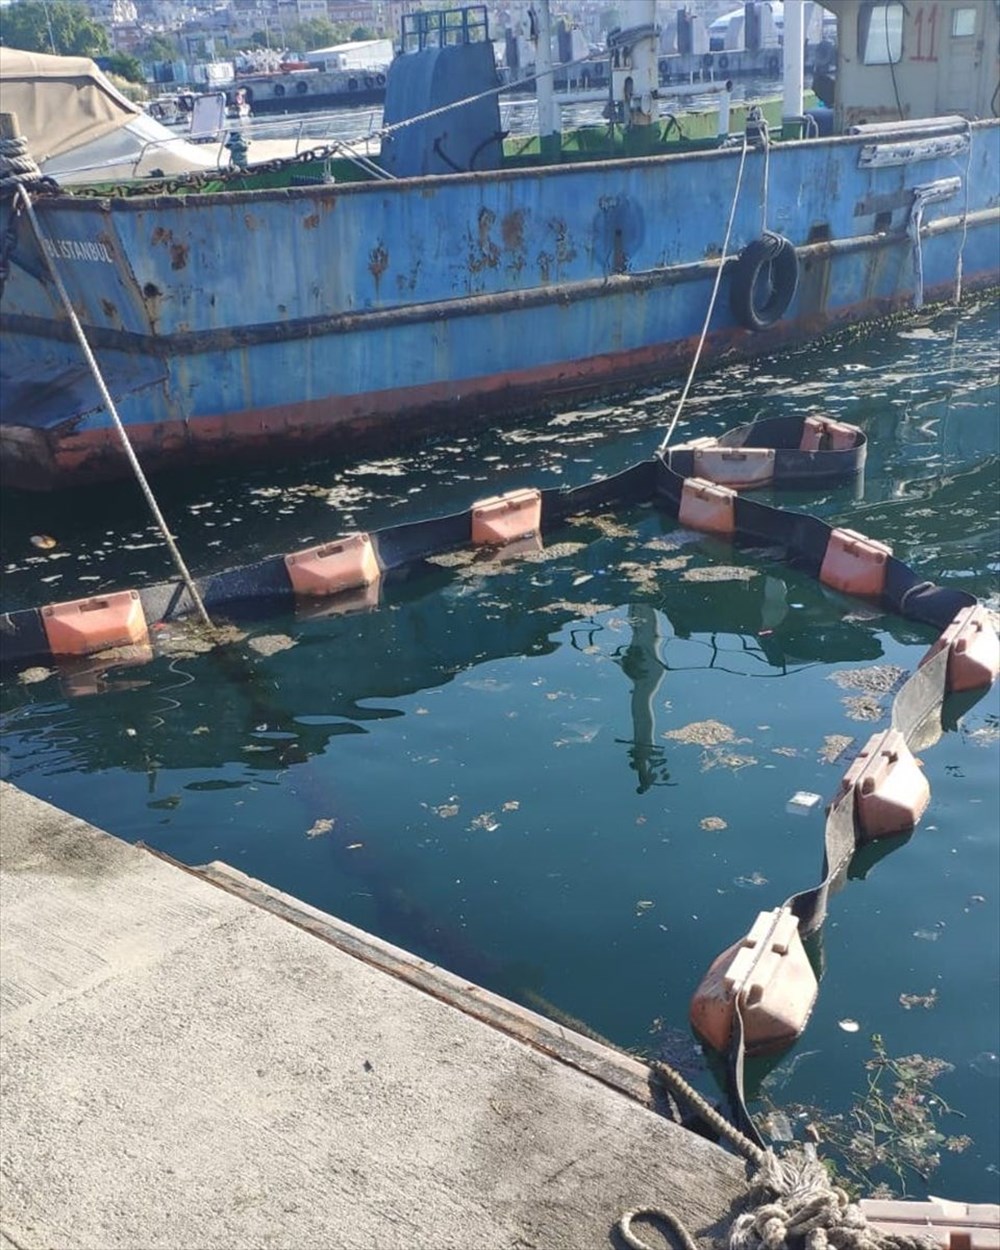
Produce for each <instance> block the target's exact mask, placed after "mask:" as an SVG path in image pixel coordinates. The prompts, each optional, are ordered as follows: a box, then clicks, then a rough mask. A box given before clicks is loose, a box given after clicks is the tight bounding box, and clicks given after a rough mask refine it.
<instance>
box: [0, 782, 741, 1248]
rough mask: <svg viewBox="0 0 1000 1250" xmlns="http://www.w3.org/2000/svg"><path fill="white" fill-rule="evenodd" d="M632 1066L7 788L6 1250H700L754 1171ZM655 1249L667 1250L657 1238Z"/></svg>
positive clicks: (2, 990)
mask: <svg viewBox="0 0 1000 1250" xmlns="http://www.w3.org/2000/svg"><path fill="white" fill-rule="evenodd" d="M651 1102H652V1096H651V1094H650V1085H649V1079H648V1071H647V1069H646V1068H645V1066H644V1065H643V1064H641V1063H640V1062H639V1061H638V1060H635V1059H633V1058H632V1057H630V1056H627V1055H623V1054H620V1053H619V1052H617V1051H614V1050H611V1049H609V1048H607V1047H604V1046H601V1045H600V1044H598V1043H596V1042H594V1041H592V1040H590V1039H588V1038H585V1037H582V1036H581V1035H579V1034H575V1033H572V1032H570V1031H568V1030H566V1029H564V1028H562V1027H561V1026H559V1025H556V1024H553V1023H551V1022H549V1021H547V1020H545V1019H544V1018H543V1017H541V1016H536V1015H534V1014H533V1013H531V1012H528V1011H526V1010H524V1009H522V1008H519V1007H516V1006H514V1005H513V1004H510V1003H507V1002H505V1000H503V999H500V998H497V997H496V996H494V995H491V994H489V993H487V992H486V991H483V990H481V989H479V988H477V987H474V986H469V985H468V984H467V983H465V982H462V981H460V980H459V979H458V978H455V977H453V976H451V975H450V974H448V973H446V972H444V971H443V970H441V969H439V968H436V967H434V966H433V965H430V964H427V963H425V962H423V961H421V960H418V959H416V958H415V957H413V956H412V955H409V954H407V953H406V952H403V951H400V950H398V949H397V948H394V947H391V946H389V945H388V944H386V943H383V942H381V941H379V940H378V939H376V938H374V937H372V936H371V935H369V934H365V933H363V932H361V931H360V930H357V929H354V928H353V927H351V926H349V925H346V924H344V923H343V922H341V921H338V920H336V919H335V918H333V917H330V916H327V915H324V914H323V913H321V912H319V911H316V910H315V909H313V908H310V907H308V906H307V905H305V904H303V903H301V902H299V901H298V900H295V899H292V898H289V897H288V896H286V895H282V894H280V893H278V892H277V891H274V890H272V889H270V888H269V887H267V886H264V885H262V884H261V883H259V882H255V881H253V880H251V879H249V878H247V877H245V876H243V875H242V874H240V873H238V872H236V871H235V870H233V869H230V868H227V867H226V866H225V865H211V866H210V867H209V868H208V869H206V870H205V875H199V874H197V873H194V872H191V871H188V870H186V869H184V868H183V867H181V866H179V865H176V864H174V863H172V862H168V861H166V860H164V859H162V858H160V857H158V856H157V855H155V854H154V853H153V852H151V851H149V850H146V849H144V848H142V847H136V846H132V845H130V844H127V843H125V842H122V841H120V840H118V839H116V838H113V837H111V836H110V835H108V834H106V833H104V832H102V831H100V830H98V829H95V828H94V827H93V826H91V825H88V824H86V823H85V822H83V821H81V820H78V819H76V818H75V817H72V816H70V815H68V814H67V813H65V812H62V811H59V810H58V809H56V808H54V807H51V806H49V805H48V804H46V803H43V802H41V801H39V800H37V799H34V798H31V797H30V796H28V795H26V794H24V793H22V792H21V791H19V790H17V789H15V788H14V787H12V786H10V785H7V784H2V785H0V1186H2V1188H0V1247H3V1248H4V1250H6V1248H7V1247H14V1248H15V1250H83V1248H86V1250H119V1248H122V1250H160V1248H163V1250H222V1248H223V1247H225V1248H229V1247H232V1248H233V1250H256V1248H257V1247H260V1248H262V1250H263V1248H265V1247H267V1248H269V1250H270V1248H277V1247H282V1248H283V1247H287V1248H288V1250H312V1248H314V1247H315V1248H324V1250H326V1248H329V1250H354V1248H357V1250H394V1248H395V1247H399V1250H403V1248H404V1247H405V1250H451V1248H452V1247H454V1248H455V1250H531V1248H535V1247H537V1248H538V1250H563V1248H564V1250H589V1248H590V1247H602V1246H612V1247H614V1246H618V1247H621V1246H622V1245H623V1244H624V1243H623V1242H622V1241H621V1240H620V1238H619V1237H618V1235H617V1234H616V1233H615V1232H614V1231H613V1230H614V1227H615V1225H616V1223H617V1221H618V1218H619V1216H620V1215H621V1214H622V1212H623V1211H625V1210H626V1209H629V1208H631V1207H636V1206H645V1205H658V1206H663V1207H668V1208H670V1209H672V1210H673V1211H674V1212H676V1214H677V1215H678V1217H679V1218H680V1219H681V1220H683V1221H684V1223H685V1224H686V1225H687V1227H688V1228H689V1229H690V1230H691V1231H692V1233H693V1234H694V1235H695V1236H696V1237H697V1238H698V1240H699V1241H700V1242H701V1244H702V1245H703V1246H705V1247H708V1246H712V1245H719V1244H721V1240H722V1238H723V1237H724V1236H725V1233H726V1231H727V1230H728V1227H729V1225H730V1223H731V1221H732V1218H733V1216H734V1214H735V1213H736V1212H737V1211H738V1209H739V1206H740V1204H741V1202H742V1200H743V1199H744V1196H745V1193H746V1175H747V1170H746V1165H745V1164H744V1162H743V1161H742V1160H741V1159H738V1158H736V1157H735V1156H733V1155H731V1154H729V1153H728V1152H726V1151H724V1150H722V1149H721V1148H719V1147H718V1146H715V1145H713V1144H712V1143H710V1142H708V1141H706V1140H704V1139H703V1138H701V1137H699V1136H697V1135H695V1134H693V1133H689V1132H687V1131H686V1130H684V1129H682V1128H680V1127H679V1126H678V1125H676V1124H674V1123H672V1122H671V1121H670V1120H668V1119H666V1118H664V1117H663V1116H661V1115H659V1114H657V1113H656V1112H655V1111H653V1110H650V1104H651ZM636 1232H641V1235H642V1237H643V1238H644V1240H646V1241H647V1242H648V1244H649V1246H650V1247H660V1246H666V1245H668V1244H669V1242H668V1240H667V1238H666V1236H665V1235H664V1234H661V1233H660V1232H658V1231H655V1230H654V1229H652V1228H651V1227H650V1226H649V1225H645V1226H643V1227H641V1228H640V1226H639V1225H637V1226H636Z"/></svg>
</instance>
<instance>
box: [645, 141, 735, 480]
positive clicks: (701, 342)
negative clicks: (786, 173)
mask: <svg viewBox="0 0 1000 1250" xmlns="http://www.w3.org/2000/svg"><path fill="white" fill-rule="evenodd" d="M747 147H748V145H747V137H746V135H745V134H744V136H743V146H742V148H741V149H740V166H739V169H738V170H737V173H736V190H735V191H734V192H733V202H732V205H731V207H730V209H729V221H728V222H727V223H726V235H725V238H724V239H723V240H722V255H721V256H720V257H719V267H718V269H716V271H715V282H714V284H713V286H712V296H711V299H710V300H709V301H708V312H706V314H705V324H704V325H703V326H702V327H701V335H700V337H699V339H698V346H697V347H696V348H695V353H694V359H693V360H692V361H691V368H690V369H689V370H688V375H687V381H686V382H685V383H684V389H683V391H681V397H680V399H679V400H678V401H677V407H676V409H675V410H674V415H673V420H672V421H671V422H670V425H669V426H668V427H667V432H666V434H664V436H663V441H662V442H661V443H660V445H659V447H658V448H657V449H656V454H657V455H658V456H662V455H663V454H664V453H665V452H666V450H667V447H668V445H669V443H670V439H671V437H672V436H673V433H674V429H675V428H676V426H677V422H678V420H679V419H680V415H681V411H682V410H683V408H684V404H685V403H686V402H687V397H688V391H690V389H691V384H692V382H693V381H694V375H695V372H696V371H697V368H698V361H699V360H700V359H701V353H702V349H703V348H704V346H705V339H706V338H707V337H708V327H709V323H710V322H711V320H712V313H713V312H715V301H716V299H717V298H718V295H719V285H720V283H721V282H722V273H723V270H724V269H725V267H726V256H727V254H728V251H729V238H730V235H731V234H732V232H733V221H734V220H735V218H736V205H737V204H738V203H739V198H740V188H741V187H742V185H743V169H744V166H745V165H746V160H747Z"/></svg>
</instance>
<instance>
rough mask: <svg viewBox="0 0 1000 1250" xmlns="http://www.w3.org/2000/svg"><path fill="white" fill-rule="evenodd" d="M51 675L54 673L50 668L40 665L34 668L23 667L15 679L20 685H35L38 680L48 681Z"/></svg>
mask: <svg viewBox="0 0 1000 1250" xmlns="http://www.w3.org/2000/svg"><path fill="white" fill-rule="evenodd" d="M52 676H54V673H53V670H52V669H51V668H42V667H41V666H38V667H36V668H26V669H23V670H22V671H21V672H20V673H18V675H17V680H18V681H19V682H20V683H21V685H22V686H35V685H37V684H38V682H40V681H48V679H49V678H50V677H52Z"/></svg>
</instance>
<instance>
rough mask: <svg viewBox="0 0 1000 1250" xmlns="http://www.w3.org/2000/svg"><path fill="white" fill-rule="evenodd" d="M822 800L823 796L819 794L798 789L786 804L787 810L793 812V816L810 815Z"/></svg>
mask: <svg viewBox="0 0 1000 1250" xmlns="http://www.w3.org/2000/svg"><path fill="white" fill-rule="evenodd" d="M822 802H823V799H822V796H821V795H819V794H813V793H812V792H811V791H809V790H796V791H795V793H794V794H793V795H792V797H791V798H790V799H789V800H788V802H787V803H786V804H785V811H786V812H791V814H792V815H793V816H808V815H809V813H810V812H814V811H815V810H816V808H817V807H819V805H820V803H822Z"/></svg>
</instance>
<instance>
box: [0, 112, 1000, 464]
mask: <svg viewBox="0 0 1000 1250" xmlns="http://www.w3.org/2000/svg"><path fill="white" fill-rule="evenodd" d="M932 129H933V128H932V127H928V130H929V131H930V130H932ZM919 133H920V131H919V124H918V123H915V124H914V129H913V131H912V134H909V135H907V136H906V140H907V142H908V143H910V146H911V148H912V152H911V153H910V155H909V156H907V154H906V153H905V152H904V153H903V154H902V157H901V159H900V161H899V163H889V164H886V163H880V162H879V161H878V160H876V161H875V162H874V163H872V162H870V161H869V162H867V163H866V159H865V155H864V154H865V150H867V151H868V153H870V152H871V150H872V148H873V139H872V136H871V135H854V136H847V137H836V138H822V139H813V140H803V141H798V142H789V143H782V144H778V145H775V146H772V147H771V149H770V152H769V154H765V152H763V151H759V150H756V151H751V152H749V154H748V155H747V157H746V162H745V168H744V171H743V176H742V181H741V183H740V185H739V193H738V197H737V205H736V211H735V218H734V225H733V232H732V238H731V241H730V245H729V255H730V256H732V255H734V254H735V253H737V252H739V251H740V250H741V249H743V248H745V247H746V246H747V245H749V244H750V243H752V241H753V240H755V239H758V238H759V237H760V236H761V234H762V232H763V230H764V228H765V226H766V227H767V228H768V229H770V230H772V231H776V232H778V233H779V234H781V235H783V236H784V237H785V238H786V239H788V240H789V241H790V242H791V244H792V245H794V248H795V252H796V255H797V258H798V266H799V282H798V286H797V289H796V291H795V294H794V296H793V298H792V300H791V303H790V304H789V306H788V307H787V309H786V310H785V311H784V313H783V315H781V316H780V317H779V318H778V319H777V320H776V321H775V322H774V323H773V324H771V325H769V326H766V327H765V328H762V329H759V330H752V329H748V328H747V327H746V326H745V325H744V324H741V322H740V320H739V318H738V317H737V315H736V314H735V313H734V312H733V311H732V309H731V307H730V302H729V299H728V294H727V288H728V285H729V284H730V283H731V282H732V273H731V270H732V267H733V266H734V263H735V262H734V261H733V260H732V259H729V258H728V257H727V260H726V262H725V263H726V270H727V272H726V273H724V274H723V276H722V285H721V290H720V298H719V299H718V301H717V303H716V306H715V309H714V314H713V317H712V320H711V324H710V327H709V331H708V335H707V339H706V343H705V358H706V359H713V358H714V359H716V360H719V359H723V358H731V357H737V356H751V355H758V354H763V353H769V352H773V351H774V350H775V349H777V348H779V347H784V346H785V345H787V344H791V343H795V342H803V341H806V340H809V339H812V338H815V337H818V336H822V335H824V334H827V333H829V332H831V331H835V330H837V329H839V328H842V327H845V326H847V325H850V324H852V323H858V322H865V321H871V320H873V319H876V318H879V317H883V316H885V315H887V314H891V313H894V312H898V311H900V310H903V309H906V308H908V307H911V306H912V305H913V304H914V302H915V300H918V299H919V298H920V296H923V297H924V298H925V299H927V300H928V301H930V300H944V299H951V298H953V297H954V295H955V293H956V290H957V289H958V285H959V275H961V289H962V290H963V291H969V290H972V289H975V288H983V287H987V286H994V285H997V284H998V283H1000V122H976V123H971V124H967V125H965V126H964V127H959V128H958V129H957V130H956V132H955V133H954V134H953V135H951V137H950V146H949V145H948V144H942V143H940V142H937V141H931V142H929V143H927V144H926V146H925V147H924V148H921V147H920V144H919V142H918V141H917V139H915V138H914V136H917V137H919ZM880 142H881V141H880ZM899 142H900V136H898V135H897V136H892V137H887V138H886V140H885V146H886V150H888V148H889V147H893V146H894V145H895V146H896V147H898V146H899ZM874 146H876V147H877V146H879V145H878V144H874ZM903 146H904V147H905V144H904V145H903ZM740 159H741V156H740V151H739V149H732V148H729V149H719V150H713V151H700V152H694V153H691V154H680V155H668V156H662V157H661V156H649V157H638V158H632V159H621V160H614V161H607V160H604V161H595V162H593V163H579V164H571V165H561V166H553V167H547V168H534V169H519V170H492V171H485V172H474V173H465V174H455V175H445V176H433V177H416V178H414V177H406V178H400V179H398V180H395V181H378V182H367V183H357V184H342V183H333V184H326V185H313V186H305V187H291V188H289V189H283V190H272V191H266V190H265V191H220V192H215V193H213V194H187V195H184V196H181V195H160V196H153V195H148V196H141V195H140V196H131V197H123V198H107V199H101V198H87V197H80V196H71V195H51V196H44V197H41V198H39V199H38V201H37V203H36V212H37V216H38V219H39V221H40V223H41V227H42V230H43V232H44V235H45V246H46V250H47V251H48V252H49V254H50V256H51V257H52V258H53V259H54V260H55V263H56V265H57V266H58V268H59V272H60V274H61V276H62V278H63V281H64V283H65V285H66V287H67V289H68V291H69V295H70V298H71V299H72V302H73V305H74V307H75V309H76V312H77V314H78V316H79V319H80V321H81V323H82V325H83V327H84V329H85V332H86V334H87V337H88V340H89V341H90V343H91V346H92V347H93V349H94V352H95V355H96V357H97V359H98V361H99V363H100V366H101V369H102V371H103V373H104V376H105V379H106V381H107V384H108V387H109V390H110V392H111V394H112V396H113V397H114V399H115V402H116V404H117V406H118V410H119V413H120V416H121V418H122V421H123V423H124V424H125V425H126V427H127V428H128V430H129V432H130V434H131V436H132V440H133V443H134V445H135V447H136V450H137V451H138V453H139V455H140V458H141V459H142V461H143V464H144V465H145V466H146V467H147V468H149V469H157V468H162V467H165V466H168V465H173V464H185V463H195V462H197V463H201V462H204V461H205V460H206V459H207V458H208V457H210V456H212V455H214V456H218V457H224V458H226V459H232V458H233V457H234V456H238V455H244V454H245V455H262V454H266V455H272V454H275V453H280V454H286V453H288V452H289V451H290V450H291V449H294V448H298V447H301V446H302V445H303V444H307V443H308V444H316V445H325V446H332V447H342V446H346V445H348V444H349V443H350V442H352V441H358V440H361V441H367V442H369V443H378V444H379V445H384V444H385V443H386V442H389V441H394V440H397V439H401V438H402V437H404V436H407V437H412V436H417V435H423V434H425V433H427V432H429V431H431V430H434V429H439V428H442V427H444V426H454V425H456V424H461V423H463V422H472V421H483V420H486V419H489V418H491V417H495V416H496V415H497V414H500V413H504V412H507V411H513V410H516V409H523V408H524V407H525V406H526V405H535V404H538V403H539V402H545V401H552V400H558V399H559V398H560V397H562V396H567V395H570V394H575V393H576V394H578V393H594V392H597V391H600V390H606V389H608V388H609V387H614V386H620V385H624V384H629V383H632V382H635V381H641V380H644V379H648V378H651V377H654V376H663V375H666V374H669V373H671V372H677V371H679V370H682V369H685V368H687V366H688V365H689V363H690V360H691V357H692V353H693V351H694V347H695V344H696V342H697V340H698V337H699V335H700V333H701V329H702V324H703V321H704V318H705V315H706V312H707V310H708V308H709V303H710V298H711V293H712V287H713V283H714V282H715V278H716V274H717V270H718V267H719V263H720V262H719V257H720V253H721V249H722V244H723V239H724V235H725V230H726V223H727V220H728V217H729V213H730V208H731V206H732V203H733V200H734V197H736V196H737V184H738V177H739V169H740ZM765 180H766V181H765ZM946 180H950V181H951V182H953V183H954V184H955V186H954V188H953V189H952V190H951V191H950V192H947V193H943V194H942V198H938V199H935V200H933V202H930V203H927V204H926V206H925V207H924V208H923V209H922V211H918V210H917V208H916V205H917V203H918V201H919V200H920V196H919V194H917V189H918V188H921V187H924V188H926V187H928V186H930V185H933V184H940V185H943V184H944V182H945V181H946ZM765 200H766V204H765ZM9 211H10V206H9V204H7V205H4V207H3V211H2V213H0V233H2V231H3V230H5V229H6V226H7V219H8V214H9ZM918 261H919V264H918V263H917V262H918ZM918 275H919V276H918ZM0 328H2V331H3V352H2V356H0V381H2V409H0V457H2V469H3V473H4V477H5V478H6V480H8V481H9V482H11V483H13V484H16V485H19V486H25V487H40V488H46V487H52V486H57V485H61V484H67V483H73V482H80V481H87V480H97V479H101V478H108V477H113V476H117V475H120V474H121V473H123V472H124V471H125V470H126V463H125V460H124V458H123V456H122V453H121V451H120V449H119V447H118V443H117V439H116V437H115V434H114V430H113V428H112V425H111V418H110V416H109V414H108V413H107V412H106V411H105V410H104V408H103V405H102V403H101V400H100V397H99V395H98V392H97V388H96V386H95V384H94V382H93V380H92V378H91V376H90V374H89V372H88V370H87V368H86V366H85V364H84V361H83V358H82V355H81V351H80V348H79V345H78V344H77V343H76V341H75V339H74V338H73V334H72V332H71V329H70V325H69V323H68V321H67V318H66V316H65V313H64V311H63V309H62V308H61V306H60V303H59V300H58V297H57V295H56V292H55V289H54V287H53V284H52V282H51V280H50V279H49V278H48V275H47V271H46V267H45V263H44V260H43V257H42V254H41V252H40V250H39V248H38V245H37V242H36V240H35V239H34V238H33V236H32V234H31V232H30V229H29V226H28V223H27V221H26V220H25V219H24V218H23V217H22V219H21V220H20V222H19V224H18V234H17V243H16V247H15V250H14V254H13V263H12V266H11V272H10V276H9V279H8V281H7V284H6V289H5V290H4V293H3V299H2V304H0Z"/></svg>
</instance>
